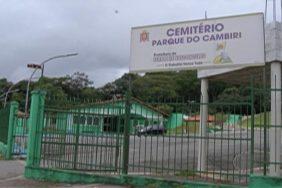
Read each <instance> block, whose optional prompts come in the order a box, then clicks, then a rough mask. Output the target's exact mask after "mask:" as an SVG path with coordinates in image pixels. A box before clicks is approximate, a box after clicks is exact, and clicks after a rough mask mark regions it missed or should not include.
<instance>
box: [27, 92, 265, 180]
mask: <svg viewBox="0 0 282 188" xmlns="http://www.w3.org/2000/svg"><path fill="white" fill-rule="evenodd" d="M249 92H250V95H249V96H250V97H249V99H248V100H247V101H242V102H236V103H232V102H231V103H228V102H226V103H219V102H210V103H208V104H203V103H200V102H199V101H200V100H199V99H194V100H185V99H181V100H172V99H171V100H159V101H157V102H142V101H139V100H137V99H134V98H130V97H127V98H126V99H120V100H111V101H106V102H98V103H97V102H96V103H88V104H84V105H81V104H80V105H74V104H70V103H67V104H69V105H66V103H65V105H63V106H62V105H60V106H58V105H56V104H58V102H55V101H54V100H46V99H45V94H44V92H42V91H35V92H33V95H32V103H31V112H30V121H29V123H30V131H29V144H28V149H29V151H28V158H27V166H28V167H36V168H42V169H62V170H69V171H80V172H91V173H94V174H99V175H101V174H102V175H122V174H129V175H134V176H148V177H161V178H165V179H174V180H175V179H178V180H187V179H189V180H199V181H209V182H217V183H230V184H240V185H245V184H247V182H248V176H249V174H250V173H252V172H253V169H254V168H260V167H261V166H260V163H255V162H254V156H255V155H254V147H255V143H254V139H252V138H254V126H253V125H254V107H253V104H254V103H253V102H252V100H253V96H252V94H251V93H252V91H251V90H249ZM65 102H66V101H65ZM202 105H208V109H209V111H208V114H209V116H208V119H207V130H208V131H207V134H206V135H200V134H199V128H200V126H201V123H202V122H200V121H199V115H200V109H201V108H200V107H201V106H202ZM232 117H238V118H232ZM230 119H231V120H230ZM200 143H201V144H205V150H206V154H205V157H204V160H200V155H202V154H201V152H199V147H200ZM203 162H204V163H205V164H201V163H203ZM203 166H204V167H203Z"/></svg>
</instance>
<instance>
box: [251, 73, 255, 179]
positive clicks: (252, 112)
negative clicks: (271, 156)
mask: <svg viewBox="0 0 282 188" xmlns="http://www.w3.org/2000/svg"><path fill="white" fill-rule="evenodd" d="M254 102H255V101H254V77H253V76H252V77H251V157H250V160H251V163H250V164H251V166H250V172H251V174H253V173H254V150H255V147H254V141H255V138H254V124H255V109H254V108H255V107H254Z"/></svg>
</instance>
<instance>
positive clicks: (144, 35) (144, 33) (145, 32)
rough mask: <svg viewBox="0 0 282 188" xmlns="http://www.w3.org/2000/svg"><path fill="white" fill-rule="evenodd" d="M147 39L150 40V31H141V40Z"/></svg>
mask: <svg viewBox="0 0 282 188" xmlns="http://www.w3.org/2000/svg"><path fill="white" fill-rule="evenodd" d="M146 41H149V32H147V31H142V33H140V42H146Z"/></svg>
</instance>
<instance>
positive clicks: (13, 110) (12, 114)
mask: <svg viewBox="0 0 282 188" xmlns="http://www.w3.org/2000/svg"><path fill="white" fill-rule="evenodd" d="M18 109H19V103H18V102H15V101H12V102H11V103H10V110H9V121H8V122H9V124H8V127H9V128H8V138H7V153H6V156H5V159H11V158H12V153H13V145H14V135H13V133H14V128H15V123H16V115H17V112H18Z"/></svg>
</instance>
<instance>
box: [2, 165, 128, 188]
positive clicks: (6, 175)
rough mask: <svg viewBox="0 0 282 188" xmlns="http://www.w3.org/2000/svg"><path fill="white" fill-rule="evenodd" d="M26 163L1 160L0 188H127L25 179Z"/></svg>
mask: <svg viewBox="0 0 282 188" xmlns="http://www.w3.org/2000/svg"><path fill="white" fill-rule="evenodd" d="M24 165H25V164H24V162H23V161H19V160H14V161H3V160H0V188H2V187H3V188H9V187H20V188H35V187H36V188H37V187H44V188H49V187H50V188H51V187H71V188H125V187H123V186H113V185H102V184H90V185H79V184H74V185H72V184H64V183H52V182H43V181H34V180H29V179H25V178H24V176H23V173H24Z"/></svg>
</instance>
